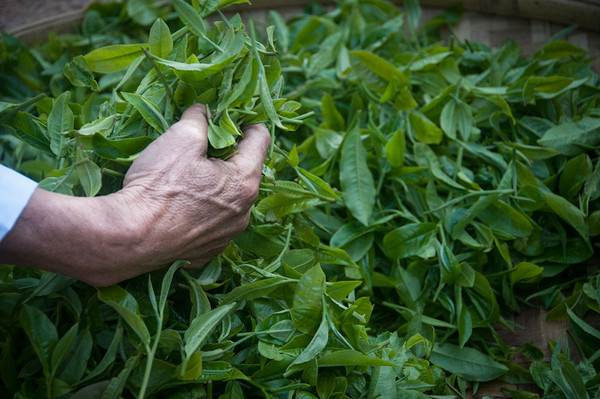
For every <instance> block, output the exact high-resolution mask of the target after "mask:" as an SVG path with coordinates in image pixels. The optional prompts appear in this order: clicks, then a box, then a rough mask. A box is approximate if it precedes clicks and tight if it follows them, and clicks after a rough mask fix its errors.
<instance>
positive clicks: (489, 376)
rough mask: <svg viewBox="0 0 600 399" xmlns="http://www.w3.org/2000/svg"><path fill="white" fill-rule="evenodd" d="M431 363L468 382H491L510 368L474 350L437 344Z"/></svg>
mask: <svg viewBox="0 0 600 399" xmlns="http://www.w3.org/2000/svg"><path fill="white" fill-rule="evenodd" d="M430 360H431V362H432V363H433V364H435V365H436V366H439V367H441V368H443V369H444V370H446V371H448V372H450V373H452V374H456V375H458V376H459V377H462V378H464V379H466V380H468V381H491V380H494V379H496V378H498V377H500V376H502V375H504V374H505V373H506V372H507V371H508V368H507V367H506V366H504V365H502V364H500V363H498V362H496V361H494V360H493V359H492V358H491V357H490V356H488V355H485V354H483V353H481V352H479V351H478V350H476V349H473V348H459V347H458V346H455V345H451V344H443V345H438V344H436V345H435V346H434V348H433V352H432V354H431V358H430Z"/></svg>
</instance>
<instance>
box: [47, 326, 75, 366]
mask: <svg viewBox="0 0 600 399" xmlns="http://www.w3.org/2000/svg"><path fill="white" fill-rule="evenodd" d="M78 330H79V323H75V324H74V325H73V326H72V327H71V328H69V330H68V331H67V332H66V333H65V335H63V337H62V338H61V339H60V340H59V341H58V342H57V343H56V345H55V346H54V349H53V350H52V356H51V359H50V370H51V373H52V374H53V375H54V373H55V372H56V370H57V369H58V367H59V366H60V365H61V363H62V362H63V361H64V360H65V358H66V356H67V354H68V353H69V350H70V349H71V346H73V344H74V342H75V339H76V338H77V332H78Z"/></svg>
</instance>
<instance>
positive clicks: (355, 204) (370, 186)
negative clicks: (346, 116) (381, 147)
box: [340, 126, 376, 226]
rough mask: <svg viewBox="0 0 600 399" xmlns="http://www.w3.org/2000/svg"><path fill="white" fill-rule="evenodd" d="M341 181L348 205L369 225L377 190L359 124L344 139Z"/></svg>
mask: <svg viewBox="0 0 600 399" xmlns="http://www.w3.org/2000/svg"><path fill="white" fill-rule="evenodd" d="M340 183H341V186H342V191H344V200H345V201H346V206H347V207H348V209H349V210H350V212H351V213H352V215H353V216H354V217H355V218H356V219H358V221H360V222H361V223H362V224H364V225H365V226H367V225H368V224H369V219H370V218H371V214H372V213H373V206H374V205H375V194H376V191H375V182H374V181H373V175H371V171H370V170H369V167H368V165H367V151H366V149H365V147H364V146H363V143H362V140H361V137H360V129H359V128H358V126H355V127H354V128H353V129H351V130H350V131H349V132H348V133H347V134H346V138H345V139H344V144H343V146H342V157H341V160H340Z"/></svg>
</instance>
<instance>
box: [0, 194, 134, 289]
mask: <svg viewBox="0 0 600 399" xmlns="http://www.w3.org/2000/svg"><path fill="white" fill-rule="evenodd" d="M121 201H122V199H121V198H120V196H119V195H110V196H105V197H96V198H81V197H70V196H67V195H62V194H56V193H52V192H48V191H45V190H42V189H37V190H36V191H35V193H34V194H33V196H32V197H31V199H30V201H29V203H28V204H27V207H26V208H25V209H24V210H23V213H22V214H21V216H20V218H19V219H18V221H17V223H16V224H15V226H14V227H13V229H12V230H11V231H10V232H9V233H8V234H7V235H6V237H5V238H4V239H3V240H2V242H0V262H4V263H11V264H17V265H21V266H30V267H36V268H42V269H45V270H49V271H53V272H56V273H60V274H65V275H68V276H71V277H74V278H76V279H79V280H82V281H85V282H88V283H90V284H92V285H107V284H111V283H113V282H116V281H118V280H122V279H123V278H127V277H132V276H134V275H136V274H139V273H135V272H133V270H131V271H129V273H128V270H127V268H128V267H129V256H131V255H132V254H134V253H135V250H136V248H135V246H136V239H135V238H136V234H135V233H134V232H133V231H132V228H133V227H134V226H132V223H131V222H130V221H129V220H127V218H126V215H119V214H118V210H119V209H120V208H122V207H119V202H121ZM115 277H116V279H115Z"/></svg>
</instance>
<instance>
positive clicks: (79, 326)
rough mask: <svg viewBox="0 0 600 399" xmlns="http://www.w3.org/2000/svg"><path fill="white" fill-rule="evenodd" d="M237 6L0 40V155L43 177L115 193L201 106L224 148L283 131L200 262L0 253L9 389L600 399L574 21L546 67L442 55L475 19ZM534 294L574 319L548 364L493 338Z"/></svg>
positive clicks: (581, 71)
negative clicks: (260, 133) (101, 263)
mask: <svg viewBox="0 0 600 399" xmlns="http://www.w3.org/2000/svg"><path fill="white" fill-rule="evenodd" d="M241 2H243V1H236V0H221V1H220V2H219V1H214V0H204V1H202V0H200V1H198V0H193V1H191V3H190V2H189V1H187V0H173V2H172V4H165V3H159V4H155V3H154V2H153V1H150V0H129V1H127V2H125V3H123V4H121V3H105V4H102V3H95V4H93V5H91V6H90V8H89V9H88V11H87V13H86V16H85V19H84V21H83V24H82V26H81V30H80V31H79V32H78V33H75V34H71V35H61V36H56V35H53V34H50V35H49V38H48V41H46V42H44V43H39V44H37V45H35V46H33V47H31V48H28V47H27V46H25V45H23V44H22V43H21V42H19V41H18V40H17V39H16V38H14V37H12V36H10V35H6V34H4V35H3V36H2V41H1V42H0V151H1V152H0V162H2V164H5V165H7V166H9V167H11V168H13V169H15V170H17V171H19V172H21V173H24V174H26V175H28V176H30V177H32V178H34V179H35V180H38V181H40V183H39V184H40V187H41V188H44V189H46V190H50V191H56V192H59V193H63V194H69V195H77V196H95V195H105V194H109V193H112V192H115V191H117V190H119V189H120V187H121V184H122V179H123V176H124V173H125V172H126V171H127V168H128V167H129V165H130V164H131V162H132V161H133V160H134V159H135V158H136V157H137V155H138V154H139V153H140V151H142V150H143V149H144V148H145V147H146V146H147V145H148V144H149V143H151V142H152V141H153V140H154V139H156V138H157V137H159V135H160V134H162V133H163V132H164V131H165V130H167V129H168V127H169V126H170V125H171V124H173V123H175V122H176V121H177V120H178V118H179V116H180V115H181V112H182V111H183V110H184V109H185V108H187V107H188V106H189V105H191V104H193V103H202V104H206V105H207V108H208V110H209V120H210V121H209V142H210V145H211V150H210V151H211V152H210V156H213V157H220V158H223V159H227V158H228V157H230V156H231V155H233V154H234V153H235V151H236V144H237V142H238V141H239V140H240V139H241V138H242V130H241V127H242V126H243V125H248V124H253V123H259V122H262V123H265V124H266V125H267V127H268V128H269V129H270V131H271V133H272V135H273V139H274V140H273V144H272V148H271V150H270V151H269V155H268V157H267V160H266V162H265V165H264V169H263V170H264V178H263V182H262V183H261V186H260V194H259V198H258V200H257V203H256V205H255V206H254V208H253V210H252V217H251V221H250V224H249V226H248V228H247V229H246V230H245V231H244V232H243V233H242V234H241V235H239V236H238V237H236V238H235V239H234V240H233V241H232V242H231V243H230V245H229V247H228V248H227V249H226V250H225V252H224V253H222V254H221V255H219V256H217V257H215V258H214V259H213V260H212V261H211V262H210V263H209V264H208V265H206V266H205V267H204V268H202V269H200V270H188V269H184V268H183V266H184V265H185V263H186V262H185V260H181V261H178V262H176V263H175V264H173V265H172V266H171V267H170V268H168V269H166V270H164V271H160V272H154V273H152V274H150V275H144V276H140V277H137V278H135V279H132V280H129V281H126V282H123V283H121V284H118V285H115V286H112V287H105V288H98V289H96V288H94V287H90V286H88V285H86V284H84V283H82V282H79V281H76V280H73V279H71V278H68V277H65V276H61V275H57V274H53V273H49V272H44V271H41V270H35V269H29V268H22V267H18V266H11V265H0V327H1V328H0V344H1V345H2V346H1V351H2V352H1V355H0V379H1V380H2V384H0V385H1V386H0V396H2V397H15V398H23V399H26V398H74V399H77V398H102V399H107V398H115V399H116V398H120V397H122V398H144V397H145V398H171V399H179V398H182V399H183V398H221V399H227V398H254V397H257V398H299V399H310V398H321V399H327V398H332V399H334V398H339V399H342V398H352V399H358V398H365V399H366V398H427V397H436V398H450V397H468V395H471V394H473V393H477V391H478V389H479V387H480V385H481V384H482V383H485V382H487V381H491V380H499V381H502V382H504V383H506V386H507V387H508V389H507V392H509V393H510V394H511V395H512V396H513V397H515V398H590V397H598V395H600V373H599V371H600V349H599V348H600V330H599V329H598V326H597V324H598V323H597V320H598V316H597V315H598V313H600V277H599V274H598V272H597V267H598V255H599V254H598V252H599V249H598V248H599V240H598V236H599V235H600V84H599V77H598V74H597V73H595V72H594V71H592V69H591V62H592V60H591V59H590V58H589V57H588V55H587V53H586V51H584V50H583V49H581V48H579V47H577V46H575V45H573V44H571V43H569V42H567V41H565V40H563V35H564V34H565V33H566V32H562V33H560V34H558V35H557V36H555V37H554V38H552V39H551V40H550V41H549V42H548V43H547V44H545V45H544V46H543V47H542V48H540V49H539V51H537V52H536V53H535V54H534V55H532V56H531V57H528V58H522V57H520V53H519V47H518V46H517V45H516V44H515V43H514V42H510V41H509V42H505V43H504V44H503V45H502V46H501V47H500V48H498V49H495V50H492V49H490V48H489V47H487V46H485V45H483V44H479V43H475V42H470V41H466V42H462V41H460V40H458V39H456V38H455V37H452V38H451V39H450V41H449V42H448V43H444V41H443V40H442V36H441V32H442V30H445V29H448V28H450V30H451V26H452V24H453V23H456V22H457V21H459V20H460V10H459V9H457V8H453V9H449V10H447V11H445V12H443V13H441V14H440V15H439V16H437V17H435V18H434V19H432V20H430V21H428V22H426V23H424V24H421V23H420V22H421V21H420V20H421V9H420V6H419V3H418V2H417V1H415V0H410V1H405V2H404V3H405V8H404V10H403V11H402V10H400V9H399V8H397V7H396V6H395V5H393V4H392V3H389V2H387V1H385V0H364V1H362V0H361V1H357V0H340V1H339V2H338V5H337V6H335V7H332V8H330V9H325V8H323V7H322V6H319V5H311V6H309V7H308V8H307V9H306V12H305V13H304V14H299V15H296V16H293V17H291V18H290V19H289V20H287V21H284V20H283V18H282V17H281V15H279V14H278V13H277V12H275V11H271V12H270V13H269V17H268V23H267V24H266V25H264V24H262V23H258V22H256V23H253V22H249V21H245V20H243V19H242V18H241V17H240V16H238V15H235V16H232V15H229V16H227V17H226V16H225V15H223V14H222V13H221V11H220V10H219V9H220V8H223V7H225V6H227V5H230V4H235V3H241ZM209 20H210V22H209ZM255 25H256V27H255ZM82 256H85V252H84V250H83V249H82ZM40 268H42V269H43V265H40ZM527 307H536V308H544V309H547V310H548V318H549V319H550V320H564V319H568V320H569V322H570V329H569V331H568V334H565V336H564V339H561V340H559V341H557V342H554V341H550V342H548V345H549V346H550V353H551V357H550V358H545V356H544V351H545V350H546V348H538V347H536V346H534V345H532V344H526V345H523V346H521V347H515V346H514V345H513V344H511V342H505V341H504V340H503V339H502V337H501V334H499V333H498V330H500V329H518V326H515V325H514V323H512V322H509V321H508V320H510V318H511V316H512V315H514V314H517V313H520V312H521V311H522V310H523V309H524V308H527ZM517 354H518V355H519V356H521V358H523V356H524V357H525V358H527V359H529V362H528V364H527V367H528V368H525V367H523V362H520V363H519V364H516V363H515V358H516V357H515V356H516V355H517ZM516 385H519V386H528V387H530V388H529V389H521V390H517V389H516V388H515V387H516Z"/></svg>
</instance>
